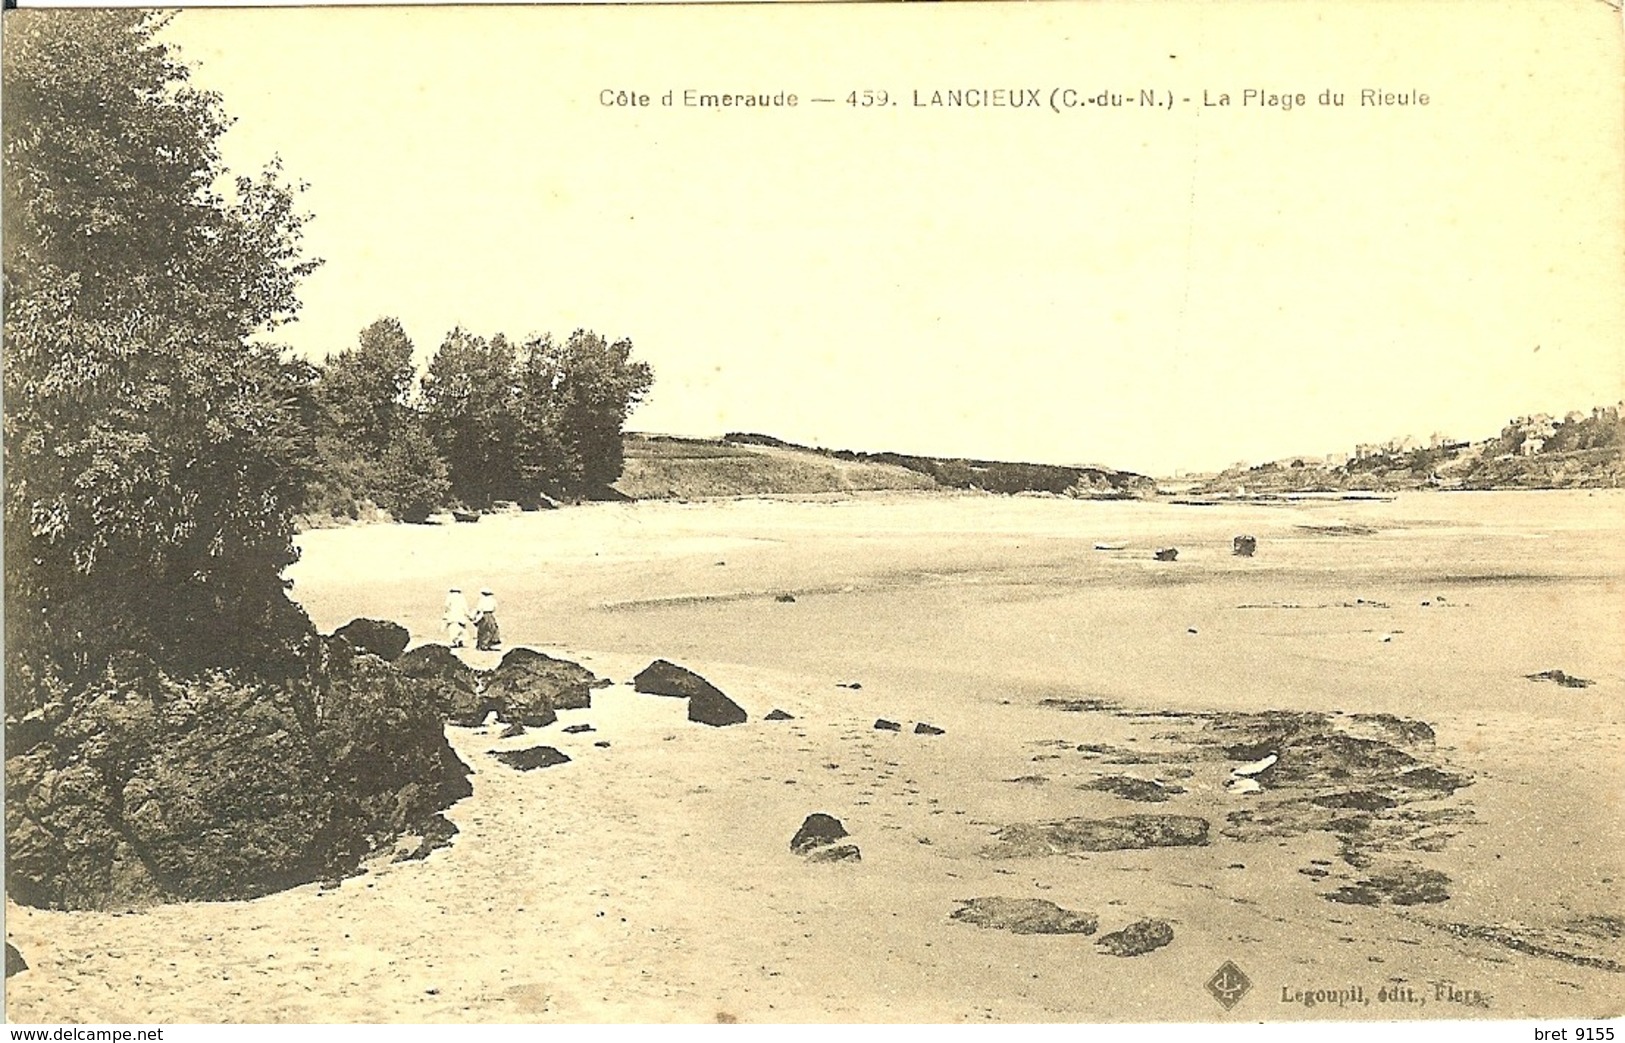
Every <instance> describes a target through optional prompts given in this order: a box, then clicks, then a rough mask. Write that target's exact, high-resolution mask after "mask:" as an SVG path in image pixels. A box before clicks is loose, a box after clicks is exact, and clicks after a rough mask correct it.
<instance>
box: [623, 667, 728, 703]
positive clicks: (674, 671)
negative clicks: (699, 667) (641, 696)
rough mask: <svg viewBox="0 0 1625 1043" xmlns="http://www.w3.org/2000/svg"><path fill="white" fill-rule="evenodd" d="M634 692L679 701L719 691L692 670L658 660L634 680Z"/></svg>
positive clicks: (639, 673) (645, 668) (639, 672)
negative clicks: (667, 696)
mask: <svg viewBox="0 0 1625 1043" xmlns="http://www.w3.org/2000/svg"><path fill="white" fill-rule="evenodd" d="M632 690H633V691H635V692H643V693H645V694H647V695H669V696H672V697H674V698H678V699H688V698H691V697H693V696H696V695H700V694H702V693H705V692H715V691H717V689H716V688H715V687H714V686H713V685H712V684H711V682H710V681H707V680H706V679H705V678H703V677H701V676H700V675H699V674H697V673H695V672H694V671H692V670H688V669H685V668H683V667H681V666H678V665H677V664H676V663H671V662H667V661H666V660H664V659H656V660H655V661H654V662H652V663H650V664H649V665H648V666H646V667H644V668H643V669H642V670H640V671H638V674H637V676H636V677H634V678H632Z"/></svg>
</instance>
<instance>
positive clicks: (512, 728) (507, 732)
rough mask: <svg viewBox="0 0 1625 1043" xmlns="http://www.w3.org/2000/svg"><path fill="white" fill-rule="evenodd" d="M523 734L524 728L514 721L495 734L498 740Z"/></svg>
mask: <svg viewBox="0 0 1625 1043" xmlns="http://www.w3.org/2000/svg"><path fill="white" fill-rule="evenodd" d="M565 730H566V731H568V730H569V729H565ZM523 734H525V726H524V725H522V724H520V723H519V722H518V721H515V722H513V723H512V724H510V725H508V726H507V727H506V728H504V729H502V731H500V732H498V733H497V738H499V739H512V738H513V737H514V736H516V735H523Z"/></svg>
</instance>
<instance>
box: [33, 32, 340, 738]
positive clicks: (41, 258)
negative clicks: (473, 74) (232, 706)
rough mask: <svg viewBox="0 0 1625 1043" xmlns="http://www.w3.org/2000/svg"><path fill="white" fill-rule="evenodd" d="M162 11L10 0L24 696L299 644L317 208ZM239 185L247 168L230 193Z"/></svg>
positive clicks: (242, 658) (266, 654)
mask: <svg viewBox="0 0 1625 1043" xmlns="http://www.w3.org/2000/svg"><path fill="white" fill-rule="evenodd" d="M163 24H164V18H163V17H162V16H157V15H154V14H152V13H150V12H139V11H129V10H94V11H70V10H54V11H52V10H25V11H13V12H9V13H8V14H7V17H6V30H7V36H8V39H7V41H6V44H7V54H6V58H7V60H6V62H5V65H4V93H5V98H6V119H5V159H4V179H3V180H4V199H3V212H4V221H5V229H4V231H5V237H4V275H5V290H6V293H5V330H6V344H5V374H4V392H5V402H6V411H5V428H4V432H5V434H4V446H5V468H6V479H7V480H6V495H5V543H6V546H5V577H6V595H7V598H6V602H7V607H8V611H7V613H6V641H7V644H6V650H7V654H6V660H7V666H8V682H10V683H8V685H7V701H8V704H9V708H13V709H22V708H26V707H27V706H28V705H29V704H30V703H31V702H34V701H36V700H37V699H38V698H40V697H41V696H40V695H39V688H38V685H39V684H41V683H43V679H45V678H47V677H49V676H50V675H52V674H53V673H62V674H66V675H68V676H70V677H71V676H74V675H78V676H83V675H84V674H85V673H86V672H88V671H91V670H94V669H97V668H98V666H99V664H101V663H102V662H105V661H106V660H107V658H108V657H109V656H110V655H111V654H112V653H113V652H115V651H117V650H119V649H129V648H135V649H140V650H142V651H144V652H146V653H147V654H149V655H151V656H152V657H153V658H154V659H155V660H158V661H159V662H160V663H162V664H163V665H165V666H167V667H171V668H182V669H188V670H195V669H201V668H203V667H206V666H214V665H233V664H237V663H244V662H254V663H257V664H260V665H261V666H262V668H264V669H270V668H271V664H275V663H279V662H288V661H290V660H289V657H291V656H292V655H293V654H294V651H293V649H294V646H295V643H296V641H297V640H298V639H299V637H300V635H302V634H303V633H304V632H306V630H307V629H308V621H307V620H305V618H304V615H303V613H302V612H301V611H300V610H299V609H298V608H297V607H296V606H294V605H293V604H292V602H290V601H289V600H288V599H287V596H286V591H285V583H284V581H283V580H282V579H281V571H282V569H283V568H284V567H285V566H287V565H288V564H289V563H291V562H292V561H293V560H294V558H295V550H294V547H293V544H292V532H293V530H292V521H291V514H290V510H291V505H292V504H294V503H295V502H296V500H297V497H298V495H299V492H300V490H301V488H302V486H303V484H304V482H305V479H306V475H305V473H304V464H303V461H304V460H306V459H307V458H308V456H309V453H310V449H311V446H310V439H309V434H308V430H307V428H306V427H305V420H306V416H305V409H306V407H307V406H308V404H309V386H308V380H307V379H306V378H307V377H308V373H306V372H304V371H301V370H300V369H299V368H298V367H295V366H290V365H287V364H285V363H284V362H282V361H281V359H280V357H279V353H278V351H277V350H275V349H274V348H271V347H266V346H263V345H261V344H259V343H257V342H256V341H255V340H253V339H251V338H253V337H254V336H255V335H256V334H259V333H262V332H264V331H266V330H269V329H272V328H274V327H275V326H277V325H278V324H280V323H281V322H284V321H286V320H288V319H290V318H291V317H292V316H293V314H294V312H295V311H296V309H297V307H298V301H297V298H296V296H295V287H296V284H297V283H298V281H299V279H300V278H301V277H302V276H304V275H305V274H307V273H308V272H310V271H311V270H312V268H313V267H314V266H315V265H316V263H318V262H315V261H309V260H303V259H301V255H300V249H299V243H300V238H301V228H302V225H303V221H304V217H303V215H301V214H300V213H299V212H298V211H297V210H296V208H295V201H294V200H295V190H294V189H293V188H290V187H289V186H287V185H286V184H284V183H283V181H282V179H281V176H280V171H279V170H278V168H277V167H276V166H275V165H273V166H271V167H269V168H267V170H266V171H265V172H264V173H262V174H261V175H260V176H258V177H256V178H247V177H237V178H235V179H231V178H229V177H228V176H227V175H228V171H227V170H226V169H225V167H224V165H223V163H222V161H221V159H220V155H219V150H218V142H219V138H220V136H221V134H222V133H224V131H225V130H226V127H227V126H228V120H227V118H226V116H225V114H224V112H223V110H222V107H221V104H220V99H219V98H218V97H217V96H216V95H214V94H212V93H208V92H203V91H199V90H197V89H195V88H193V87H191V86H190V85H189V84H188V83H187V69H186V67H185V66H184V65H182V64H181V63H180V62H179V61H178V60H177V59H176V58H175V56H174V55H173V54H172V53H171V52H170V50H169V49H168V48H167V47H166V46H165V45H164V44H163V43H161V42H160V41H159V40H158V39H157V34H158V31H159V29H160V28H161V27H162V25H163ZM219 185H230V188H229V190H227V191H225V192H221V191H219V190H218V189H217V186H219Z"/></svg>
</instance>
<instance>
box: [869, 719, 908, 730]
mask: <svg viewBox="0 0 1625 1043" xmlns="http://www.w3.org/2000/svg"><path fill="white" fill-rule="evenodd" d="M875 729H876V730H877V731H883V732H900V731H902V730H903V726H902V725H901V724H898V723H897V722H896V721H888V720H886V718H884V717H882V718H880V719H879V720H878V721H876V722H875Z"/></svg>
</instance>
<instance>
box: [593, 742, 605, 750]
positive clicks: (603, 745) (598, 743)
mask: <svg viewBox="0 0 1625 1043" xmlns="http://www.w3.org/2000/svg"><path fill="white" fill-rule="evenodd" d="M593 745H594V746H600V747H602V748H604V749H606V750H607V749H609V741H608V740H607V739H599V740H598V741H597V742H595V743H593Z"/></svg>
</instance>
